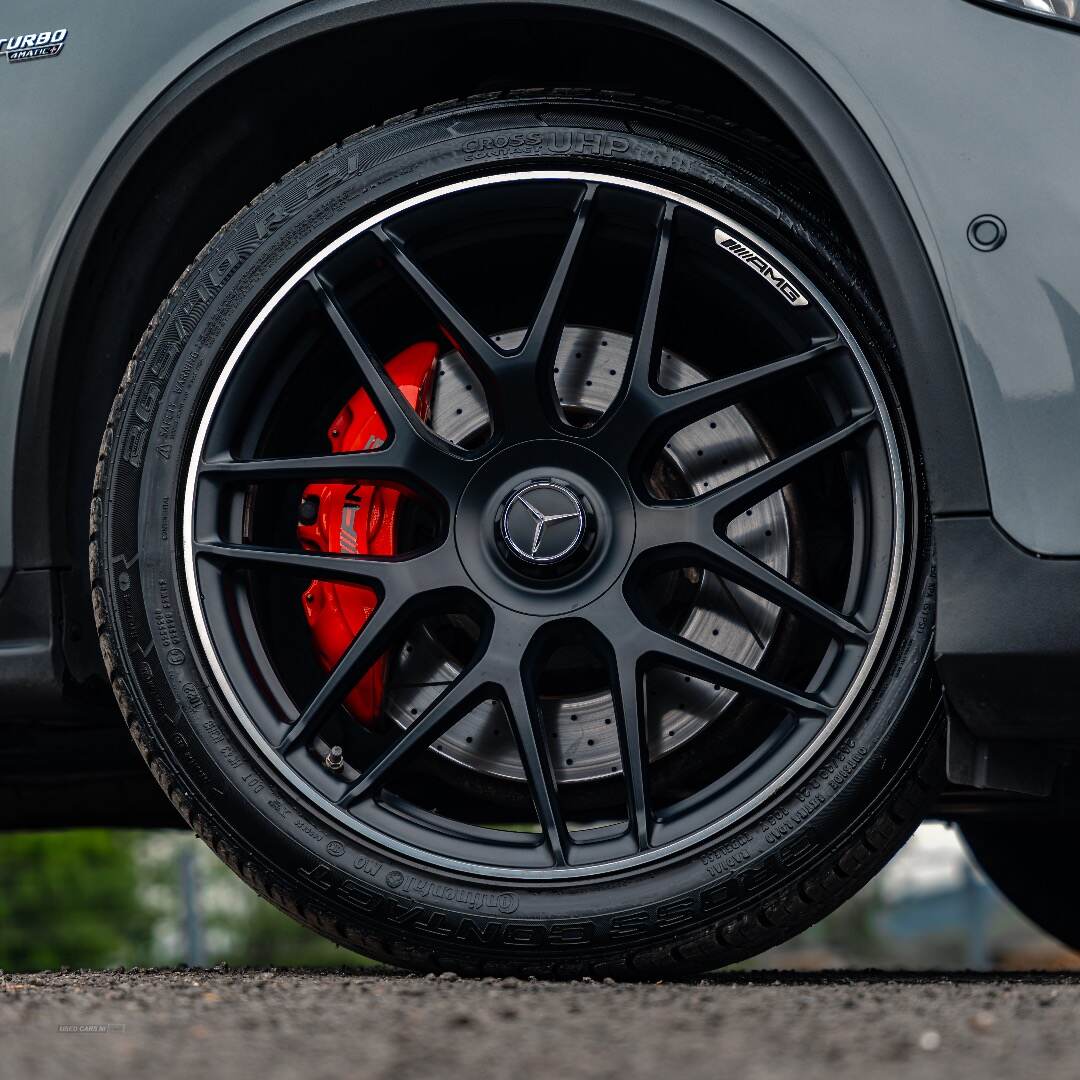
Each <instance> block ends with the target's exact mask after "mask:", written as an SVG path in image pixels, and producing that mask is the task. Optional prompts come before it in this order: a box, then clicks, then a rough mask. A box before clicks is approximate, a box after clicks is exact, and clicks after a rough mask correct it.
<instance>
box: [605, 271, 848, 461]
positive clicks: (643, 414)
mask: <svg viewBox="0 0 1080 1080" xmlns="http://www.w3.org/2000/svg"><path fill="white" fill-rule="evenodd" d="M655 270H656V268H655V264H654V279H653V286H654V287H656V288H658V285H657V283H656V278H655ZM651 294H652V288H650V297H651ZM657 303H658V299H657ZM646 310H648V301H647V303H646ZM656 348H657V345H656V342H655V341H653V342H651V343H649V349H650V350H651V355H650V360H649V362H647V363H645V364H644V365H643V366H642V364H641V361H639V360H638V359H637V356H636V353H637V348H636V347H635V355H634V356H633V357H632V360H633V362H634V366H633V374H632V376H629V375H628V377H627V379H626V380H625V381H624V387H625V392H624V396H623V397H622V398H621V399H619V400H617V401H616V403H615V404H614V405H613V406H612V407H611V408H610V409H609V410H608V413H607V416H606V417H605V423H604V425H603V431H604V433H605V434H604V438H605V439H606V442H607V443H618V444H622V443H624V442H625V434H626V430H627V429H629V430H636V431H641V432H642V433H643V435H644V440H643V441H642V444H641V446H640V447H639V451H640V450H647V449H648V448H649V447H652V446H655V445H656V444H657V443H659V442H661V441H663V440H664V439H666V438H668V437H669V436H670V435H671V433H672V432H674V431H678V430H679V429H680V428H683V427H686V426H687V425H688V424H691V423H693V422H694V421H695V420H700V419H701V418H702V417H704V416H707V415H708V414H709V413H710V412H716V411H717V410H719V409H723V408H726V407H727V406H729V405H733V404H736V403H737V402H739V401H741V400H742V399H743V398H745V397H746V396H747V394H750V393H756V392H758V391H759V390H762V389H764V388H765V387H766V386H767V385H768V384H770V383H772V382H774V381H775V380H777V379H780V378H783V377H785V376H789V375H793V374H803V373H806V372H809V371H810V370H812V369H813V368H814V367H815V366H817V365H818V364H820V363H821V362H822V361H824V360H825V359H826V358H827V357H829V356H832V355H833V354H834V353H837V352H841V351H843V350H844V349H846V348H847V345H846V343H845V342H844V340H843V339H842V338H839V337H834V338H830V339H829V340H828V341H824V342H819V343H818V344H816V345H814V346H813V347H812V348H810V349H807V350H806V351H805V352H801V353H795V354H793V355H791V356H785V357H783V358H781V359H779V360H773V361H771V362H769V363H767V364H759V365H758V366H756V367H752V368H748V369H747V370H746V371H740V372H738V373H736V374H734V375H726V376H724V377H723V378H719V379H707V380H705V381H704V382H699V383H694V384H693V385H692V386H686V387H682V388H681V389H678V390H661V389H659V388H658V387H656V386H655V385H653V382H652V378H651V366H652V364H653V362H654V361H655V351H656ZM631 378H632V380H633V381H632V382H631ZM616 416H618V417H619V423H618V424H617V425H614V426H615V430H614V431H611V428H612V424H611V422H610V421H612V420H614V419H615V417H616ZM615 449H616V448H615V447H614V446H612V447H611V450H612V451H613V450H615Z"/></svg>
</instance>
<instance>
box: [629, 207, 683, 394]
mask: <svg viewBox="0 0 1080 1080" xmlns="http://www.w3.org/2000/svg"><path fill="white" fill-rule="evenodd" d="M674 220H675V204H674V203H672V202H665V203H664V206H663V209H662V211H661V213H660V218H659V223H658V226H657V230H656V243H655V245H654V247H653V256H652V264H651V267H650V270H649V284H648V287H647V288H646V290H645V299H644V302H643V303H642V305H641V315H640V317H639V319H638V325H637V330H636V332H635V334H634V344H633V346H632V347H631V349H630V356H629V359H628V360H627V363H626V376H625V379H624V387H625V389H626V390H630V389H633V390H634V391H636V392H637V393H639V394H643V393H651V392H652V391H653V385H654V384H653V370H654V368H655V366H656V352H657V340H656V331H657V325H658V322H659V318H660V298H661V296H662V293H663V287H664V276H665V274H666V273H667V263H668V253H669V252H670V250H671V229H672V223H673V222H674Z"/></svg>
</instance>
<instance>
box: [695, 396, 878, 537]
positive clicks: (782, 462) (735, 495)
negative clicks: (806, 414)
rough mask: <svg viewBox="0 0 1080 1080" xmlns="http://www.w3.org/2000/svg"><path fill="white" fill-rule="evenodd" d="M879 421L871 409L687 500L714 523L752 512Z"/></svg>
mask: <svg viewBox="0 0 1080 1080" xmlns="http://www.w3.org/2000/svg"><path fill="white" fill-rule="evenodd" d="M877 422H878V416H877V412H876V411H874V410H871V411H869V412H866V413H863V414H862V415H861V416H857V417H855V419H854V420H849V421H848V422H847V423H846V424H843V425H842V426H841V427H838V428H836V429H835V430H833V431H830V432H829V434H828V435H822V436H821V437H820V438H817V439H813V440H811V441H810V442H808V443H805V444H804V445H802V446H800V447H799V448H798V449H797V450H792V451H791V452H790V453H788V454H785V455H784V456H783V457H778V458H775V459H774V460H773V461H770V462H768V463H767V464H765V465H762V466H761V467H760V468H757V469H753V470H751V471H750V472H748V473H746V474H745V475H744V476H740V477H739V478H738V479H737V480H732V481H731V482H730V483H727V484H724V485H722V486H721V487H718V488H717V489H716V490H715V491H712V492H710V493H709V494H708V495H703V496H700V497H698V498H696V499H692V500H689V501H688V505H689V506H691V507H692V508H693V510H694V512H695V513H696V514H698V515H704V516H705V517H706V519H707V520H708V521H709V522H710V523H711V522H712V521H714V520H716V519H717V518H721V519H726V520H730V519H731V518H733V517H734V516H735V515H736V514H741V513H742V512H743V511H744V510H749V509H750V508H751V507H752V506H755V505H756V504H757V503H759V502H761V500H762V499H764V498H767V497H768V496H769V495H771V494H772V493H773V492H774V491H778V490H779V489H780V488H782V487H783V486H784V485H785V484H787V483H788V482H789V481H790V480H791V478H792V476H793V475H794V474H795V473H796V472H797V471H798V470H799V469H801V468H803V467H804V466H805V465H808V464H809V463H810V462H812V461H814V460H815V459H816V458H818V457H820V456H821V455H822V454H826V453H828V452H829V451H831V450H835V449H837V448H838V447H842V446H843V445H844V444H845V443H847V442H849V441H850V440H851V439H853V438H854V437H855V436H856V435H858V434H859V433H860V432H862V431H866V430H867V429H868V428H869V427H871V426H872V425H874V424H876V423H877Z"/></svg>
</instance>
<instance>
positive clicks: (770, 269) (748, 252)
mask: <svg viewBox="0 0 1080 1080" xmlns="http://www.w3.org/2000/svg"><path fill="white" fill-rule="evenodd" d="M714 235H715V236H716V242H717V243H718V244H719V245H720V246H721V247H722V248H723V249H724V250H725V251H730V252H731V254H732V255H734V256H735V258H737V259H742V261H743V262H744V263H746V265H747V266H751V267H753V268H754V269H755V270H756V271H757V272H758V273H759V274H760V275H761V276H762V277H763V278H764V279H765V280H766V281H767V282H768V283H769V284H770V285H771V286H772V287H773V288H774V289H775V290H776V291H777V292H778V293H779V294H780V295H781V296H782V297H783V298H784V299H785V300H786V301H787V302H788V303H789V304H790V305H791V306H792V307H806V304H807V300H806V297H805V296H803V294H802V293H801V292H799V290H798V289H796V288H795V286H794V285H792V284H791V282H790V281H789V280H788V278H787V277H786V276H785V275H784V274H782V273H781V272H780V271H779V270H777V269H776V267H774V266H773V265H772V263H770V262H768V261H767V260H765V259H763V258H762V257H761V256H760V255H759V254H758V253H757V252H756V251H754V249H753V248H750V247H747V246H746V245H745V244H744V243H743V242H742V241H741V240H736V239H735V237H734V236H729V235H728V234H727V233H726V232H724V230H723V229H717V230H716V232H715V234H714Z"/></svg>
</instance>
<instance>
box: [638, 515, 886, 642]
mask: <svg viewBox="0 0 1080 1080" xmlns="http://www.w3.org/2000/svg"><path fill="white" fill-rule="evenodd" d="M650 514H651V515H652V518H653V520H655V519H657V518H659V519H660V522H659V525H658V526H654V527H652V528H651V529H649V526H648V524H646V525H645V527H644V528H643V529H642V532H643V533H646V530H648V532H647V535H649V537H650V539H649V540H647V541H646V544H648V545H649V546H648V547H645V549H644V550H643V551H642V554H641V555H640V556H639V558H640V561H641V563H642V564H644V565H647V566H651V567H653V568H656V567H658V566H668V567H687V566H700V567H701V568H702V569H703V570H709V571H711V572H712V573H714V574H716V575H717V576H718V577H721V578H723V579H725V580H727V581H730V582H732V583H734V584H736V585H741V586H742V587H743V588H745V589H748V590H749V591H750V592H752V593H756V594H757V595H758V596H761V597H763V598H764V599H766V600H769V601H771V602H772V603H774V604H776V605H777V606H778V607H781V608H783V609H785V610H786V611H790V612H792V613H794V614H796V615H800V616H802V617H803V618H805V619H809V620H810V621H811V622H814V623H817V624H818V625H819V626H823V627H824V628H825V629H826V630H828V631H830V632H831V633H832V634H833V635H834V636H836V637H838V638H840V639H841V640H843V641H849V642H858V643H865V642H867V641H869V640H870V638H871V636H872V635H871V632H870V631H869V630H866V629H864V628H863V627H861V626H859V625H858V623H856V622H855V621H854V620H853V619H851V618H849V617H847V616H845V615H843V614H841V613H840V612H839V611H837V610H836V609H835V608H832V607H830V606H829V605H828V604H823V603H821V602H820V601H818V600H815V599H814V598H813V597H812V596H810V595H809V594H808V593H806V592H805V591H803V590H802V589H800V588H799V587H798V586H797V585H795V584H794V583H792V582H791V581H789V580H788V579H787V578H785V577H784V576H783V575H782V574H779V573H777V571H775V570H773V569H772V568H771V567H770V566H767V565H766V564H765V563H763V562H761V561H760V560H759V559H756V558H754V556H752V555H750V554H749V553H748V552H746V551H744V550H743V549H742V548H740V547H737V546H736V545H735V544H733V543H732V542H731V541H730V540H727V539H725V538H722V537H720V536H717V535H716V532H715V530H714V529H713V527H712V521H711V520H710V521H709V522H708V523H707V527H706V528H704V529H701V530H700V531H699V536H698V538H697V539H696V540H687V539H685V537H686V536H687V533H688V532H692V531H693V528H692V527H691V528H690V529H688V528H687V525H686V523H685V522H680V520H679V519H680V516H681V515H680V514H679V512H678V509H677V507H675V508H673V507H671V506H670V505H668V506H658V507H655V508H654V509H653V510H652V511H650Z"/></svg>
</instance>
